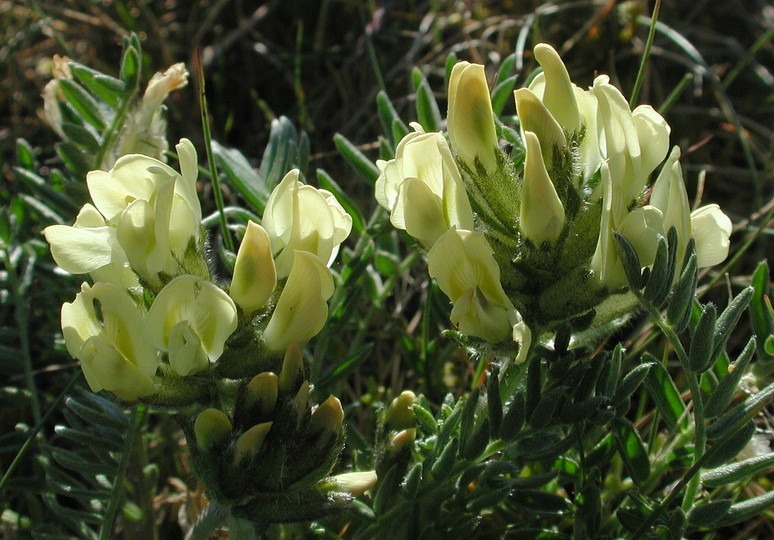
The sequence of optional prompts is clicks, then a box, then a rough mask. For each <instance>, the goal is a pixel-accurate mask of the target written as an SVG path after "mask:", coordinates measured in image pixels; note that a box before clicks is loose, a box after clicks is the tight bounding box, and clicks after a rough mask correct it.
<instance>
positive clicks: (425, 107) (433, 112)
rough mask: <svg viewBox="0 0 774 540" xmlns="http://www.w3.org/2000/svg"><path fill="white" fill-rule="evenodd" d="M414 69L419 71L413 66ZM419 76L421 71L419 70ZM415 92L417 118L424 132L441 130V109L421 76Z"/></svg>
mask: <svg viewBox="0 0 774 540" xmlns="http://www.w3.org/2000/svg"><path fill="white" fill-rule="evenodd" d="M414 69H415V71H419V70H417V69H416V68H414ZM420 76H421V72H420ZM416 92H417V120H419V123H420V124H421V125H422V127H423V128H424V129H425V131H426V132H430V131H440V130H441V111H440V109H439V108H438V102H437V101H436V100H435V96H434V95H433V91H432V90H431V89H430V85H429V84H428V83H427V81H426V80H425V79H424V77H422V81H421V82H420V83H419V85H418V86H416Z"/></svg>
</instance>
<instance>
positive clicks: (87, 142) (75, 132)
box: [62, 122, 99, 154]
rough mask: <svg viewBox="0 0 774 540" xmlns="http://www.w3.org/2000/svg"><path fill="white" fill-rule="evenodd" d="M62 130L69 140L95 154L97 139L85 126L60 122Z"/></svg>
mask: <svg viewBox="0 0 774 540" xmlns="http://www.w3.org/2000/svg"><path fill="white" fill-rule="evenodd" d="M62 132H63V133H64V135H65V137H66V138H67V139H68V140H69V141H71V142H73V143H75V144H77V145H79V146H83V147H84V148H85V150H87V151H88V152H90V153H92V154H95V153H96V152H97V151H99V141H98V140H97V138H96V137H95V136H94V134H93V133H92V132H91V131H89V130H88V129H86V128H85V127H83V126H79V125H77V124H73V123H70V122H62Z"/></svg>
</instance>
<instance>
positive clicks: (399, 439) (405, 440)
mask: <svg viewBox="0 0 774 540" xmlns="http://www.w3.org/2000/svg"><path fill="white" fill-rule="evenodd" d="M416 437H417V430H416V428H410V429H404V430H403V431H399V432H398V433H397V434H396V435H395V436H394V437H393V438H392V440H391V441H390V442H389V444H388V452H389V455H390V457H395V456H397V455H398V454H400V453H401V452H402V451H403V450H404V449H405V448H407V447H410V446H411V444H413V443H414V439H416Z"/></svg>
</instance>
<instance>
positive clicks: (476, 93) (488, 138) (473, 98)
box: [447, 62, 499, 173]
mask: <svg viewBox="0 0 774 540" xmlns="http://www.w3.org/2000/svg"><path fill="white" fill-rule="evenodd" d="M447 127H448V132H449V139H450V140H451V144H452V147H454V150H455V151H456V152H457V153H458V155H459V158H460V160H462V161H463V162H464V163H466V164H467V166H468V167H469V168H470V169H471V171H476V160H478V162H479V163H480V164H481V165H482V166H483V167H484V169H485V170H486V171H487V172H490V173H491V172H492V171H494V170H495V168H496V167H497V152H499V145H498V142H497V133H496V132H495V124H494V113H493V111H492V100H491V97H490V95H489V86H488V85H487V82H486V72H485V71H484V66H482V65H480V64H471V63H468V62H457V63H456V64H455V65H454V67H453V68H452V72H451V76H450V78H449V113H448V118H447Z"/></svg>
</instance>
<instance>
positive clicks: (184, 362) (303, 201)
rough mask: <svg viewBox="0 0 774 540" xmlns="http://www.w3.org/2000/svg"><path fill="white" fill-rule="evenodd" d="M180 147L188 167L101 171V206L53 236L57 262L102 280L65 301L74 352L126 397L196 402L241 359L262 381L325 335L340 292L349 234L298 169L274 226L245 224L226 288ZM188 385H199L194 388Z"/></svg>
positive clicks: (94, 377) (285, 186) (278, 203)
mask: <svg viewBox="0 0 774 540" xmlns="http://www.w3.org/2000/svg"><path fill="white" fill-rule="evenodd" d="M176 149H177V154H178V157H179V161H180V172H177V171H175V170H174V169H173V168H171V167H169V166H168V165H166V164H165V163H163V162H161V161H159V160H157V159H155V158H151V157H148V156H145V155H140V154H130V155H126V156H123V157H121V158H119V159H118V160H117V161H116V163H115V166H114V167H113V168H112V169H110V170H109V171H92V172H90V173H89V174H88V176H87V184H88V187H89V193H90V195H91V198H92V201H93V205H92V204H86V205H85V206H84V207H83V208H82V209H81V211H80V213H79V214H78V217H77V219H76V221H75V224H74V225H73V226H65V225H53V226H51V227H48V228H46V230H45V231H44V233H45V236H46V239H47V240H48V242H49V244H50V245H51V252H52V254H53V257H54V259H55V260H56V262H57V264H59V266H61V267H62V268H63V269H65V270H66V271H68V272H70V273H73V274H89V275H90V276H91V278H92V280H93V281H94V284H93V285H89V284H87V283H84V284H83V285H82V287H81V292H80V293H79V294H78V295H77V296H76V298H75V300H74V301H73V302H72V303H66V304H64V305H63V306H62V331H63V334H64V338H65V343H66V346H67V349H68V351H69V352H70V354H71V355H72V356H73V357H75V358H77V359H79V360H80V361H81V366H82V368H83V372H84V375H85V376H86V380H87V382H88V384H89V386H90V387H91V389H92V390H94V391H95V392H96V391H100V390H103V389H104V390H108V391H110V392H112V393H113V394H115V395H116V396H118V397H119V398H121V399H123V400H125V401H135V400H138V399H146V400H148V401H151V402H156V403H162V404H170V405H171V404H175V403H181V402H192V401H194V400H196V399H197V396H198V395H199V394H198V393H197V392H200V391H208V390H207V386H208V385H206V384H204V382H203V380H204V379H206V378H207V377H219V378H222V377H225V376H234V374H233V369H231V370H229V367H231V368H233V365H231V366H229V360H230V363H231V364H234V362H236V361H237V360H238V363H239V373H238V375H237V376H239V377H241V376H248V375H250V374H255V373H257V372H259V371H261V370H262V368H264V367H266V364H267V362H268V363H269V364H272V363H273V364H276V363H277V362H280V361H281V356H282V354H283V353H284V351H285V350H286V349H287V348H288V347H289V346H291V345H294V344H296V345H297V344H303V343H305V342H306V341H308V340H309V339H310V338H311V337H313V336H314V335H316V334H317V333H318V332H319V331H320V330H321V329H322V327H323V324H324V323H325V319H326V318H327V314H328V308H327V304H326V302H327V300H328V299H329V298H330V297H331V295H332V294H333V287H334V285H333V278H332V276H331V273H330V270H329V269H328V266H327V265H328V264H330V263H331V262H332V260H333V258H334V257H335V255H336V252H337V251H338V246H339V244H340V243H341V242H342V241H343V240H344V239H345V238H346V237H347V235H348V234H349V231H350V228H351V218H350V216H349V215H348V214H347V213H346V212H344V210H343V209H342V208H341V206H340V205H339V204H338V202H336V200H335V198H333V196H332V195H331V194H330V193H328V192H326V191H324V190H317V189H315V188H313V187H311V186H306V185H304V184H302V183H301V182H300V181H299V180H298V176H299V173H298V171H295V170H294V171H291V172H289V173H288V174H287V175H286V177H285V178H284V180H283V181H282V182H281V183H280V184H279V185H278V186H277V188H276V189H275V190H274V192H273V193H272V195H271V197H270V199H269V201H268V204H267V207H266V214H265V216H264V219H263V223H262V226H261V225H259V224H257V223H253V222H249V223H248V224H247V227H246V231H245V235H244V238H243V240H242V243H241V245H240V248H239V251H238V253H237V257H236V264H235V268H234V276H233V279H232V281H231V284H230V287H226V288H222V287H220V286H219V285H218V284H217V283H216V282H215V280H214V278H213V276H212V274H211V271H210V268H209V265H208V263H207V260H206V258H205V250H204V243H205V242H204V236H205V235H204V232H203V230H202V228H201V224H200V222H201V218H202V214H201V207H200V205H199V200H198V198H197V193H196V179H197V167H198V163H197V156H196V151H195V149H194V146H193V144H192V143H191V142H190V141H188V140H186V139H183V140H181V141H180V143H179V144H178V145H177V147H176ZM232 343H233V344H234V346H232ZM245 343H247V345H249V348H250V350H251V351H252V353H251V355H248V356H245V354H243V350H244V348H245ZM236 344H241V345H240V346H237V345H236ZM235 348H236V349H239V352H238V353H236V354H233V353H232V354H231V355H230V356H229V354H228V353H229V350H231V349H235ZM234 357H238V358H237V360H234ZM187 376H196V377H198V378H199V379H201V380H200V384H198V385H197V384H194V382H191V381H189V383H190V384H184V383H183V381H182V377H187ZM196 377H195V378H196ZM209 386H211V385H209Z"/></svg>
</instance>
